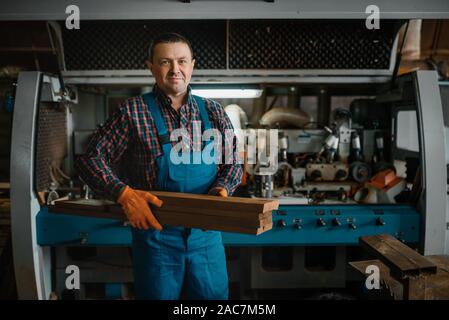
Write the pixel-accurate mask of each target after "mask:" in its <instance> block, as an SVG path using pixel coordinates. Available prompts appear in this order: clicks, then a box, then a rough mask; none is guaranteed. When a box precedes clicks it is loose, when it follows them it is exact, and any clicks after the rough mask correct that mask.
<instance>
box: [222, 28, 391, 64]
mask: <svg viewBox="0 0 449 320" xmlns="http://www.w3.org/2000/svg"><path fill="white" fill-rule="evenodd" d="M230 23H231V25H230V28H229V30H230V35H229V57H230V61H229V67H230V68H231V69H389V66H390V57H391V50H392V47H393V43H394V39H395V36H396V33H397V31H398V29H399V24H398V23H397V22H395V21H382V22H381V29H379V30H368V29H367V28H366V27H365V21H338V22H337V21H298V20H290V21H279V20H271V21H242V20H239V21H231V22H230Z"/></svg>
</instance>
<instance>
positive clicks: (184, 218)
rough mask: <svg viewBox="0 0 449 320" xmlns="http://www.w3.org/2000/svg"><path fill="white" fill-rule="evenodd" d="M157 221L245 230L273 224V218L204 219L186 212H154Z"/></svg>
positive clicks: (218, 217) (210, 217)
mask: <svg viewBox="0 0 449 320" xmlns="http://www.w3.org/2000/svg"><path fill="white" fill-rule="evenodd" d="M154 215H155V217H156V219H157V220H158V221H159V222H160V223H161V224H170V223H168V222H167V221H176V222H177V223H180V224H183V225H184V224H187V223H189V222H190V223H192V224H198V225H200V224H201V225H207V224H209V223H211V224H212V225H220V226H240V227H244V228H256V229H257V228H260V227H263V226H264V225H268V224H272V223H273V220H272V216H271V215H270V216H267V217H265V218H263V219H261V220H260V219H240V218H237V217H226V216H224V217H221V216H207V217H204V216H202V215H196V214H191V213H185V212H169V211H164V212H162V213H156V212H154Z"/></svg>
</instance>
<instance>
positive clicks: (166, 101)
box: [153, 84, 193, 107]
mask: <svg viewBox="0 0 449 320" xmlns="http://www.w3.org/2000/svg"><path fill="white" fill-rule="evenodd" d="M153 93H154V95H155V97H156V98H157V99H158V100H159V101H160V103H161V104H162V106H164V107H171V106H172V100H171V98H170V97H169V96H167V95H166V94H165V92H164V91H162V90H161V89H160V88H159V87H158V86H157V84H155V85H154V87H153ZM192 100H193V96H192V88H191V87H190V85H189V86H187V105H189V106H190V105H192Z"/></svg>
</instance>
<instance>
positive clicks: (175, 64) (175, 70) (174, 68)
mask: <svg viewBox="0 0 449 320" xmlns="http://www.w3.org/2000/svg"><path fill="white" fill-rule="evenodd" d="M170 71H171V72H173V73H178V72H179V64H178V62H176V61H174V62H173V63H172V64H171V70H170Z"/></svg>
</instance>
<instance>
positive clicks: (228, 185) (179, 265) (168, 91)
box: [76, 33, 242, 299]
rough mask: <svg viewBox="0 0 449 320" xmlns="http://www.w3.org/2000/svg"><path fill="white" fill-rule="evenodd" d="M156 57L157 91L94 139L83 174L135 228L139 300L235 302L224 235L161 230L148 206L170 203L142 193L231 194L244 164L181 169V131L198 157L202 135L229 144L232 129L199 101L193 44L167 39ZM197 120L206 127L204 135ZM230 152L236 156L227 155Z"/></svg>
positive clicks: (155, 47)
mask: <svg viewBox="0 0 449 320" xmlns="http://www.w3.org/2000/svg"><path fill="white" fill-rule="evenodd" d="M149 51H150V52H149V59H148V61H147V66H148V68H149V69H150V71H151V73H152V74H153V76H154V78H155V80H156V84H155V86H154V88H153V92H152V93H150V94H145V95H143V96H137V97H133V98H130V99H127V100H126V101H125V102H124V103H123V104H122V105H121V107H120V109H119V110H118V111H117V112H116V113H115V114H114V115H113V116H112V117H111V118H110V119H109V120H108V121H107V122H106V124H105V125H104V126H102V127H101V128H100V129H99V130H98V131H97V132H96V133H95V134H94V136H93V138H92V139H91V141H90V143H89V146H88V149H87V152H86V154H85V155H83V156H81V157H80V158H78V159H77V161H76V167H77V170H78V172H79V175H80V177H81V178H82V179H83V180H84V181H85V182H86V183H87V184H88V185H89V186H90V187H91V188H92V189H93V190H94V191H96V192H99V193H103V194H106V195H108V196H110V197H112V198H113V199H117V201H118V202H119V203H120V204H121V206H122V208H123V210H124V212H125V213H126V216H127V218H128V219H129V221H130V223H131V225H132V236H133V267H134V280H135V281H134V285H135V291H136V297H137V298H138V299H178V298H179V297H180V295H181V292H184V294H185V297H186V298H188V299H227V298H228V278H227V270H226V259H225V253H224V247H223V244H222V240H221V233H219V232H216V231H207V230H200V229H195V228H182V227H173V226H161V225H160V223H159V222H158V221H157V219H155V217H154V215H153V214H152V212H151V208H150V206H149V205H148V204H149V203H150V204H153V205H156V206H161V205H163V204H162V201H161V200H159V199H158V198H157V197H156V196H154V195H153V194H151V192H148V191H142V190H149V191H151V190H165V191H174V192H187V193H197V194H207V193H209V194H214V195H218V196H222V197H226V196H228V195H231V194H232V193H233V192H234V190H235V189H236V188H237V186H238V185H239V184H240V181H241V176H242V168H241V165H239V164H237V161H236V160H234V162H233V163H231V164H226V163H223V162H221V163H220V164H218V165H217V164H216V163H215V164H214V163H212V164H207V163H205V162H201V163H199V164H198V163H197V162H195V164H188V163H179V164H176V163H174V162H173V161H172V160H171V158H170V153H171V151H172V147H174V146H175V145H176V144H177V143H178V141H171V139H170V134H171V133H172V132H173V130H175V129H183V130H184V132H187V134H188V135H189V137H188V138H190V139H188V141H190V142H189V143H190V145H189V146H188V147H189V148H188V150H192V151H191V152H192V153H189V156H190V157H191V156H192V154H194V153H195V151H194V150H197V148H196V147H198V145H194V143H193V142H194V141H197V142H198V141H199V147H200V149H201V148H202V144H203V143H202V142H201V136H200V137H196V136H195V134H196V135H198V134H201V132H202V131H203V132H204V131H205V130H207V129H209V128H216V129H218V130H219V131H220V133H221V135H222V136H223V137H225V136H226V134H225V130H227V129H228V130H229V129H232V125H231V122H230V120H229V118H228V117H227V115H226V114H225V112H224V110H223V108H222V107H221V106H220V105H219V104H218V103H217V102H215V101H212V100H209V99H204V98H201V97H196V96H193V95H192V94H191V89H190V86H189V82H190V79H191V76H192V72H193V68H194V64H195V59H194V57H193V51H192V47H191V45H190V43H189V41H188V40H187V39H186V38H184V37H183V36H181V35H179V34H175V33H169V34H163V35H160V36H159V37H157V38H156V39H154V40H153V43H152V45H151V47H150V50H149ZM196 121H201V124H202V125H201V128H202V130H201V129H200V130H199V132H198V130H195V128H194V126H193V124H194V123H195V122H196ZM196 123H198V122H196ZM183 141H184V140H183ZM228 142H229V141H228ZM235 144H236V142H235V139H232V140H231V143H222V154H223V155H224V154H225V152H233V151H235V149H236V145H235ZM226 145H227V146H230V148H231V149H232V150H225V146H226ZM189 152H190V151H189ZM120 161H122V162H124V163H127V164H128V166H127V167H126V170H125V173H122V174H118V171H117V170H114V169H113V168H114V167H115V165H116V164H118V162H120ZM209 163H210V162H209Z"/></svg>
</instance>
